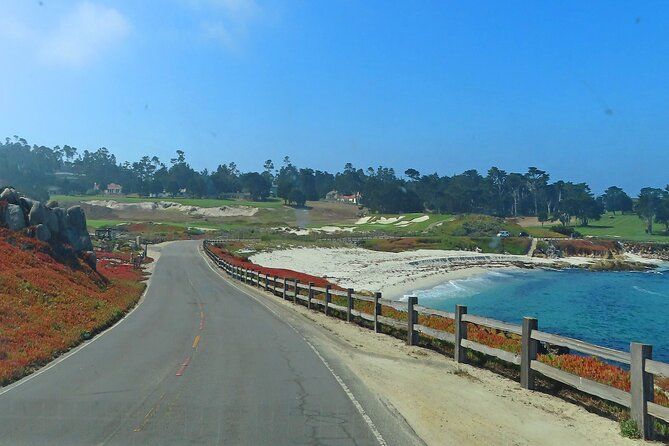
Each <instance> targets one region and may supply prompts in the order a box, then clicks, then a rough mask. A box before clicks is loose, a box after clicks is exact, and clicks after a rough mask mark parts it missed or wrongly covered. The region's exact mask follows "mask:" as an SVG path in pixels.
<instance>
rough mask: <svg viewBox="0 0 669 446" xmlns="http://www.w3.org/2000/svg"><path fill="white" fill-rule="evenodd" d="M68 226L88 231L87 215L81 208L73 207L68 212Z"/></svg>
mask: <svg viewBox="0 0 669 446" xmlns="http://www.w3.org/2000/svg"><path fill="white" fill-rule="evenodd" d="M67 226H69V227H70V228H73V229H78V230H83V231H86V214H84V210H83V209H81V206H72V207H71V208H69V209H68V210H67Z"/></svg>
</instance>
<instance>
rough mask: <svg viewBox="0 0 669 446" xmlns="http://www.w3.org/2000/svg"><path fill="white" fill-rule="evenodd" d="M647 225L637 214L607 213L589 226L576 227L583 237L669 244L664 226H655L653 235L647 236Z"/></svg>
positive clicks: (668, 237)
mask: <svg viewBox="0 0 669 446" xmlns="http://www.w3.org/2000/svg"><path fill="white" fill-rule="evenodd" d="M645 229H646V224H645V223H644V221H643V220H641V219H640V218H639V217H638V216H637V215H636V214H624V215H622V214H616V215H615V216H614V215H613V214H612V213H606V214H604V215H603V216H602V219H601V220H599V221H593V222H591V223H590V225H589V226H576V230H577V231H578V232H580V233H581V234H583V235H590V236H593V237H601V238H614V239H618V238H619V239H623V240H633V241H651V242H666V243H669V236H667V235H666V234H665V233H664V225H659V224H654V225H653V234H652V235H649V234H646V231H645Z"/></svg>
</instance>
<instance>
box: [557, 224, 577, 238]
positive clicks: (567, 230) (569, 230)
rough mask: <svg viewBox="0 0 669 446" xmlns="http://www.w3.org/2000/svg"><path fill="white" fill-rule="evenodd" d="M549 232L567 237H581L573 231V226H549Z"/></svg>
mask: <svg viewBox="0 0 669 446" xmlns="http://www.w3.org/2000/svg"><path fill="white" fill-rule="evenodd" d="M550 229H551V231H553V232H557V233H558V234H562V235H566V236H567V237H574V238H578V237H582V236H583V235H582V234H581V233H580V232H578V231H577V230H576V229H574V227H573V226H562V225H553V226H551V228H550Z"/></svg>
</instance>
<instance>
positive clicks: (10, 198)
mask: <svg viewBox="0 0 669 446" xmlns="http://www.w3.org/2000/svg"><path fill="white" fill-rule="evenodd" d="M0 200H5V201H7V203H10V204H19V194H18V193H17V192H16V191H15V190H14V189H12V188H10V187H6V188H5V190H3V191H2V193H0Z"/></svg>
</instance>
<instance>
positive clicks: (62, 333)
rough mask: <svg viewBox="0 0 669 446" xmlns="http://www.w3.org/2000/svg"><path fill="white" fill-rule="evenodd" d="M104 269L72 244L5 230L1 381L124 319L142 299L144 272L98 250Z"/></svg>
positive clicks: (0, 240) (0, 260)
mask: <svg viewBox="0 0 669 446" xmlns="http://www.w3.org/2000/svg"><path fill="white" fill-rule="evenodd" d="M98 256H99V258H100V259H101V260H100V262H99V264H98V271H95V270H93V269H92V268H91V267H90V266H88V265H87V264H86V263H85V262H84V261H82V260H81V259H79V258H77V257H76V256H75V255H74V254H73V253H72V252H71V251H68V250H67V249H58V250H57V252H56V251H54V249H53V247H51V246H50V245H48V244H45V243H42V242H39V241H37V240H35V239H32V238H28V237H25V236H23V235H20V234H18V233H13V232H10V231H8V230H6V229H0V385H4V384H7V383H8V382H10V381H13V380H16V379H18V378H20V377H22V376H24V375H25V374H27V373H29V372H30V371H31V370H33V369H35V368H36V367H39V366H41V365H43V364H45V363H47V362H48V361H49V360H51V359H53V358H54V357H55V356H57V355H58V354H60V353H62V352H64V351H67V350H68V349H70V348H72V347H73V346H75V345H76V344H78V343H79V342H81V341H82V340H84V339H87V338H89V337H90V336H92V335H93V334H94V333H96V332H98V331H100V330H102V329H103V328H105V327H107V326H109V325H111V324H112V323H113V322H115V321H116V320H118V319H119V318H120V317H121V316H122V315H123V314H124V313H125V312H126V311H127V310H128V309H129V308H130V307H132V306H133V305H134V304H135V303H136V302H137V300H138V299H139V297H140V295H141V293H142V291H143V289H144V287H145V285H144V283H142V280H143V275H142V273H141V271H137V270H133V269H132V267H131V266H130V265H129V264H127V263H126V261H125V260H124V259H123V258H122V257H123V256H114V255H105V253H98Z"/></svg>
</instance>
